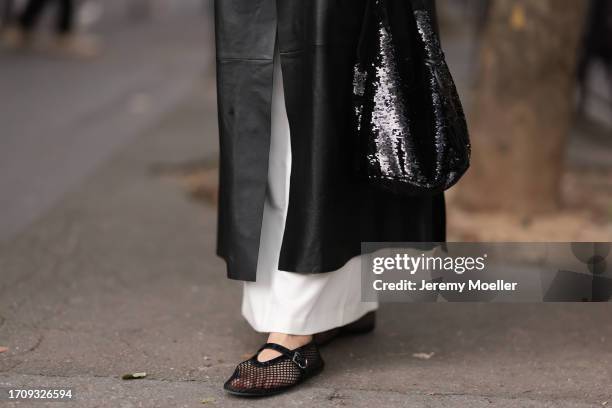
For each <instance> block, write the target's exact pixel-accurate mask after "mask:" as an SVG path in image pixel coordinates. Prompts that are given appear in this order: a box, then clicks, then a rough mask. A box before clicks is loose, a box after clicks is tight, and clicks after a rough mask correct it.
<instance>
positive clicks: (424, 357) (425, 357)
mask: <svg viewBox="0 0 612 408" xmlns="http://www.w3.org/2000/svg"><path fill="white" fill-rule="evenodd" d="M434 354H436V353H435V352H434V351H432V352H431V353H414V354H413V355H412V357H414V358H418V359H419V360H429V359H430V358H432V357H433V356H434Z"/></svg>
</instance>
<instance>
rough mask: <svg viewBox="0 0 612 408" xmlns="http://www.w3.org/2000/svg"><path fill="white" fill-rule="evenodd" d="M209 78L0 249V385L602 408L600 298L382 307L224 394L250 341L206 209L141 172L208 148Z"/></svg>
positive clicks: (120, 401) (605, 334) (608, 385)
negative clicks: (373, 322) (277, 382)
mask: <svg viewBox="0 0 612 408" xmlns="http://www.w3.org/2000/svg"><path fill="white" fill-rule="evenodd" d="M211 85H212V84H211V83H210V82H208V80H204V79H203V80H202V82H201V83H198V84H197V85H196V86H194V89H195V90H196V91H195V93H194V94H193V95H192V96H191V97H190V98H188V99H187V100H185V101H184V103H183V104H182V105H180V106H178V107H177V109H176V110H175V111H173V112H172V113H171V114H169V115H167V116H166V117H165V118H163V120H162V121H161V122H160V123H159V124H158V125H157V126H155V127H154V128H153V129H151V130H149V131H147V132H145V133H143V134H142V135H141V136H140V137H138V138H137V139H135V141H134V142H133V143H132V144H131V145H130V146H129V147H128V148H125V149H124V150H123V151H121V152H119V153H117V154H116V156H115V157H114V159H113V160H112V161H110V162H108V163H106V164H105V165H104V166H103V167H101V168H99V170H98V171H97V172H96V173H95V174H94V175H93V176H92V177H90V178H88V179H87V181H86V182H85V183H83V184H82V185H81V186H80V187H79V188H78V189H76V190H74V191H72V192H71V193H69V194H68V195H66V196H65V198H64V199H63V200H62V201H61V203H60V204H59V205H57V206H56V207H55V208H54V209H53V210H52V211H50V212H48V213H47V214H46V215H45V216H44V217H43V218H42V219H39V220H38V221H37V222H35V223H34V224H33V225H31V226H30V227H29V228H27V230H26V231H24V232H23V233H22V234H20V235H19V236H18V237H17V238H15V239H13V240H11V241H9V242H7V243H4V244H2V245H1V246H0V276H1V280H0V345H1V346H7V347H8V348H9V351H8V352H6V353H2V354H0V387H4V386H28V387H37V386H62V387H74V388H75V394H76V398H77V399H78V401H79V402H78V404H77V405H75V406H78V407H178V406H185V407H197V406H203V402H204V403H205V405H210V406H230V407H231V406H262V407H265V406H270V405H271V404H274V405H276V406H283V407H284V406H324V407H325V406H350V407H353V406H356V407H360V406H364V407H365V406H403V407H491V406H496V407H601V406H605V405H612V309H611V306H610V305H609V304H568V305H552V304H549V305H478V304H465V305H463V304H462V305H456V304H431V305H385V306H384V307H383V308H382V310H381V312H380V314H379V316H380V324H379V327H378V329H377V330H376V332H375V333H373V334H371V335H367V336H363V337H359V338H347V339H341V340H338V341H337V342H335V343H333V344H332V345H330V346H329V347H327V348H325V349H324V350H323V353H324V357H325V359H326V362H327V368H326V370H325V371H324V373H323V374H322V375H320V376H318V377H317V378H315V379H313V380H311V381H310V382H309V383H308V384H306V385H305V386H304V387H302V388H300V389H299V390H297V391H295V392H292V393H289V394H285V395H282V396H279V397H277V398H274V399H266V400H257V401H244V400H240V399H236V398H230V397H227V396H225V395H224V393H223V392H222V390H221V385H222V383H223V381H224V380H225V379H226V377H227V376H228V375H229V374H230V373H231V372H232V370H233V368H234V366H235V364H236V363H237V362H239V361H241V360H242V359H244V357H245V355H246V354H250V353H252V352H253V351H254V350H255V349H256V348H257V346H258V345H260V344H261V342H262V341H263V339H264V338H263V337H262V336H261V335H256V334H254V333H253V332H252V331H251V330H250V328H249V327H248V325H247V324H246V323H245V322H244V321H243V320H242V319H241V317H240V313H239V306H240V289H241V287H240V283H238V282H231V281H229V280H227V279H225V270H224V264H223V262H222V261H221V260H219V259H217V258H216V257H215V256H214V246H215V225H216V217H215V216H216V210H215V208H214V207H213V206H212V205H202V204H201V203H198V202H195V201H193V200H190V199H189V198H188V196H187V195H186V194H185V192H184V190H183V189H182V187H181V186H179V185H178V184H177V183H173V182H172V181H171V180H168V179H166V178H159V177H157V176H156V175H155V174H156V173H155V171H153V169H155V168H159V167H160V166H165V165H175V164H181V163H190V162H194V161H201V160H203V159H204V160H206V159H210V160H214V159H215V157H216V154H217V147H216V139H217V136H216V128H215V125H214V120H212V118H214V115H215V113H214V109H213V101H211V100H207V99H206V98H205V97H203V96H201V94H203V92H199V91H202V90H203V89H205V88H207V87H210V86H211ZM421 352H424V353H434V354H433V356H432V357H431V358H430V359H419V358H415V357H414V356H413V355H414V354H415V353H421ZM141 371H144V372H147V373H148V376H147V379H144V380H134V381H122V380H121V379H120V377H121V375H122V374H124V373H130V372H141ZM0 405H2V403H0ZM5 405H6V406H12V404H10V403H5ZM43 405H44V404H43V403H34V402H31V403H30V402H27V403H21V404H18V403H14V406H28V407H29V406H32V407H36V406H43ZM48 405H49V406H60V404H52V403H49V404H48Z"/></svg>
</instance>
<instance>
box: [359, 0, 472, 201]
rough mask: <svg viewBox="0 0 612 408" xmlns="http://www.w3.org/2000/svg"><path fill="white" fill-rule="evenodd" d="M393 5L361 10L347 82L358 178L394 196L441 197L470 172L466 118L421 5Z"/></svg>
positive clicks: (377, 2)
mask: <svg viewBox="0 0 612 408" xmlns="http://www.w3.org/2000/svg"><path fill="white" fill-rule="evenodd" d="M390 7H391V9H390ZM392 7H393V5H392V1H388V0H368V4H367V6H366V12H365V17H364V22H363V27H362V32H361V38H360V41H359V48H358V52H357V55H358V56H357V61H356V64H355V66H354V81H353V101H354V105H353V111H354V121H355V125H354V126H355V128H356V129H355V130H356V134H357V136H358V146H359V147H358V149H357V151H358V154H357V157H356V169H357V173H358V174H359V175H360V176H361V177H363V178H365V179H367V180H368V181H369V182H372V183H373V184H375V185H376V186H379V187H383V188H384V189H387V190H391V191H393V192H396V193H405V194H424V193H437V192H442V191H444V190H446V189H448V188H450V187H451V186H453V185H454V184H455V183H457V181H458V180H459V179H460V178H461V176H462V175H463V174H464V173H465V172H466V171H467V169H468V167H469V163H470V154H471V146H470V140H469V135H468V129H467V124H466V120H465V115H464V112H463V108H462V106H461V101H460V100H459V95H458V93H457V89H456V87H455V84H454V82H453V78H452V76H451V74H450V71H449V69H448V66H447V64H446V61H445V57H444V53H443V52H442V48H441V45H440V40H439V37H438V34H437V30H436V28H435V26H434V20H433V17H432V16H431V12H430V11H429V10H428V8H427V7H426V5H425V3H424V1H416V0H412V1H396V3H395V7H396V9H392ZM402 11H406V12H402Z"/></svg>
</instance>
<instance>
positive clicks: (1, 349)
mask: <svg viewBox="0 0 612 408" xmlns="http://www.w3.org/2000/svg"><path fill="white" fill-rule="evenodd" d="M8 350H9V349H8V347H4V346H0V353H6V352H7V351H8Z"/></svg>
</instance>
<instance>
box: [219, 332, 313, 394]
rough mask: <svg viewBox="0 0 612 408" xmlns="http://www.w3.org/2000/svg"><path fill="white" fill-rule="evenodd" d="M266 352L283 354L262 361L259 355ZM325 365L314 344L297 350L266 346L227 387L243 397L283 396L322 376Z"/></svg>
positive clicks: (231, 379) (227, 383)
mask: <svg viewBox="0 0 612 408" xmlns="http://www.w3.org/2000/svg"><path fill="white" fill-rule="evenodd" d="M265 349H270V350H276V351H278V352H279V353H281V355H280V356H278V357H276V358H273V359H272V360H269V361H263V362H262V361H258V360H257V356H258V355H259V353H260V352H261V351H262V350H265ZM323 366H324V362H323V358H322V357H321V354H320V353H319V349H318V347H317V345H316V343H314V342H310V343H308V344H306V345H305V346H302V347H299V348H297V349H295V350H289V349H288V348H286V347H283V346H281V345H279V344H274V343H266V344H264V345H263V346H262V347H261V348H260V349H259V351H257V353H256V354H255V355H254V356H253V357H251V358H250V359H248V360H246V361H243V362H242V363H240V364H238V367H236V371H234V374H232V376H231V377H230V379H229V380H227V382H226V383H225V385H224V386H223V388H224V389H225V390H226V391H227V392H228V393H230V394H233V395H237V396H241V397H264V396H268V395H274V394H279V393H281V392H284V391H287V390H288V389H290V388H292V387H294V386H296V385H298V384H300V383H302V382H303V381H304V380H306V379H308V378H310V377H312V376H314V375H316V374H318V373H320V372H321V370H322V369H323Z"/></svg>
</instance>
